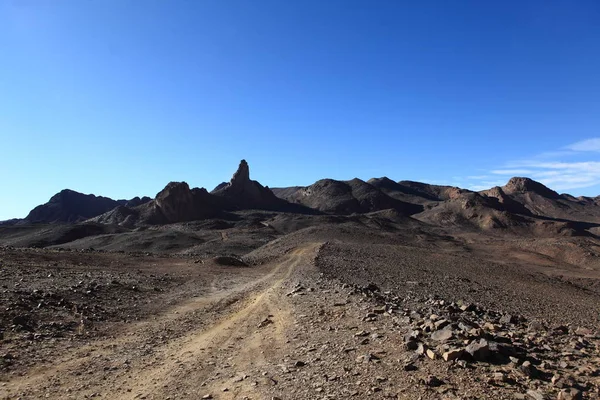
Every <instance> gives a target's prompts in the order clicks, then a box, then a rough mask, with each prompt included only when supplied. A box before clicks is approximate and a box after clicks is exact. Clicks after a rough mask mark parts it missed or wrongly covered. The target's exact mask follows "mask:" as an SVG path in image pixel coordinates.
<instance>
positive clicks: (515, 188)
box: [502, 176, 559, 198]
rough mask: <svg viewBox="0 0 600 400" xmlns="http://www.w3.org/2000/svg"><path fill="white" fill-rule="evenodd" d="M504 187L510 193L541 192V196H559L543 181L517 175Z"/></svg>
mask: <svg viewBox="0 0 600 400" xmlns="http://www.w3.org/2000/svg"><path fill="white" fill-rule="evenodd" d="M502 189H503V190H504V191H505V192H506V193H509V194H510V193H527V192H533V193H537V194H539V195H540V196H544V197H548V198H555V197H559V194H558V193H556V192H555V191H554V190H552V189H549V188H548V187H546V186H544V185H543V184H542V183H540V182H537V181H534V180H533V179H531V178H527V177H518V176H515V177H513V178H510V180H509V181H508V183H507V184H506V185H505V186H504V187H502Z"/></svg>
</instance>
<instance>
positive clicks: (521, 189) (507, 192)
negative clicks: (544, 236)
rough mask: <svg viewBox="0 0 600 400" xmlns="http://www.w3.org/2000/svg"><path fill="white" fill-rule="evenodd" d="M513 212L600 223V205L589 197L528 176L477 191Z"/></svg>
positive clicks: (539, 216)
mask: <svg viewBox="0 0 600 400" xmlns="http://www.w3.org/2000/svg"><path fill="white" fill-rule="evenodd" d="M480 193H481V194H482V195H483V196H486V197H491V198H496V199H497V200H498V201H499V202H500V203H501V204H502V205H503V206H504V208H505V209H506V210H507V211H509V212H513V213H517V214H521V215H531V216H535V217H538V218H550V219H556V220H565V221H578V222H589V223H600V207H599V206H598V204H597V203H596V202H595V201H594V200H592V199H590V198H576V197H573V196H571V195H568V194H558V193H557V192H555V191H554V190H551V189H549V188H548V187H546V186H544V185H543V184H541V183H539V182H536V181H534V180H532V179H529V178H523V177H514V178H511V179H510V180H509V181H508V183H507V184H506V185H504V186H502V187H494V188H491V189H489V190H484V191H482V192H480Z"/></svg>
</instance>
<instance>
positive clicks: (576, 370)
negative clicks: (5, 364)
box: [0, 244, 600, 400]
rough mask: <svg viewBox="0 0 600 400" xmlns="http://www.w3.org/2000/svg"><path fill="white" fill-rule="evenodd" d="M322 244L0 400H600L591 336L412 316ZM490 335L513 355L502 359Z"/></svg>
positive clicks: (472, 317) (82, 352)
mask: <svg viewBox="0 0 600 400" xmlns="http://www.w3.org/2000/svg"><path fill="white" fill-rule="evenodd" d="M320 248H321V245H320V244H309V245H303V246H301V247H298V248H295V249H293V250H291V251H289V252H287V253H286V254H285V255H283V256H282V257H280V258H279V259H277V260H276V261H273V262H272V264H271V266H270V267H269V268H270V269H268V268H267V269H266V270H268V271H269V272H267V273H266V274H265V275H263V276H262V277H260V278H258V279H256V280H250V281H248V282H245V283H241V284H234V285H233V286H230V287H220V288H216V287H215V288H214V290H213V291H212V292H211V293H210V294H209V295H206V296H203V297H196V298H190V299H188V300H186V301H184V302H182V303H180V304H177V305H176V306H174V307H168V308H166V309H165V310H164V312H162V313H160V314H157V315H156V316H154V317H152V318H149V319H146V320H143V321H140V322H137V323H134V324H131V325H129V326H128V327H127V329H125V330H122V331H118V332H115V334H114V336H113V337H110V338H105V339H102V340H97V341H93V342H91V343H89V344H87V345H85V346H83V347H81V346H79V347H77V346H73V348H72V349H68V350H67V351H65V352H64V353H63V354H57V355H56V359H55V360H52V362H51V363H50V364H49V366H47V367H43V368H37V369H33V370H30V371H29V372H28V373H27V374H26V375H24V376H21V377H15V376H13V377H11V379H10V380H9V381H8V382H5V383H1V384H0V398H7V399H16V398H22V399H28V398H55V399H65V398H73V399H80V398H107V399H201V398H206V399H211V398H212V399H309V398H310V399H343V398H376V399H384V398H395V399H421V400H425V399H515V398H521V399H533V400H544V399H546V400H553V399H562V400H572V399H581V398H585V399H595V398H598V387H599V386H600V381H599V378H598V376H599V375H600V361H599V360H600V357H599V354H598V349H599V348H600V344H599V340H598V337H597V336H596V334H595V333H594V332H588V331H579V332H577V331H576V329H575V328H574V327H564V328H560V330H556V328H553V327H540V326H536V327H533V326H530V325H527V324H525V323H521V322H520V320H519V319H518V317H514V318H513V317H512V316H506V315H503V314H500V313H495V312H493V311H488V310H484V309H480V308H478V307H476V306H474V305H457V304H454V303H451V302H448V301H445V300H442V299H428V300H424V302H423V303H422V304H421V306H419V307H418V308H414V306H413V308H412V309H408V308H405V304H404V303H403V299H401V298H397V297H395V296H394V294H393V293H391V292H390V293H386V292H381V291H380V290H379V289H378V288H377V287H371V286H366V287H358V286H354V285H348V284H346V283H344V282H340V281H337V280H336V279H332V278H326V277H325V276H323V275H322V274H321V273H320V272H319V270H318V268H317V267H316V266H315V263H314V259H315V257H316V256H317V254H318V252H319V250H320ZM461 324H462V325H461ZM467 325H468V326H467ZM475 325H477V327H476V326H475ZM465 329H466V330H465ZM572 331H573V332H572ZM482 340H484V341H485V342H482ZM494 340H502V341H503V342H502V343H504V344H503V345H502V346H500V348H501V349H505V350H506V349H507V348H509V345H510V346H512V347H511V348H514V349H515V354H514V356H511V358H509V357H505V358H506V359H505V360H504V359H502V362H498V359H497V357H496V356H501V355H502V354H500V350H495V349H494V345H493V341H494ZM467 344H469V345H468V346H467ZM486 346H487V348H486ZM496 347H498V346H497V345H496ZM482 349H483V350H482ZM516 350H518V351H516ZM469 352H471V353H473V354H471V353H469ZM551 371H553V373H549V372H551ZM573 386H575V387H577V388H579V389H573V390H572V389H570V387H573Z"/></svg>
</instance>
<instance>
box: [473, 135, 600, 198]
mask: <svg viewBox="0 0 600 400" xmlns="http://www.w3.org/2000/svg"><path fill="white" fill-rule="evenodd" d="M564 149H566V150H560V151H555V152H545V153H541V154H537V155H535V156H533V157H531V158H530V159H528V160H520V161H512V162H508V163H506V164H505V165H504V166H501V167H500V168H496V169H493V170H491V171H489V173H490V174H493V175H498V176H506V177H512V176H527V177H530V178H532V179H535V180H537V181H539V182H541V183H543V184H544V185H547V186H549V187H551V188H552V189H554V190H558V191H565V190H571V189H583V188H591V187H593V186H600V161H594V160H589V156H590V153H593V152H599V153H600V138H591V139H588V140H583V141H580V142H577V143H573V144H570V145H568V146H566V147H564ZM584 157H586V158H588V159H585V158H584ZM565 159H567V160H574V161H565ZM469 180H471V181H474V182H471V184H470V185H469V186H468V188H469V189H471V190H478V191H479V190H484V189H489V188H490V187H492V186H501V185H503V184H505V183H506V182H503V183H498V182H495V181H490V180H489V176H485V175H482V176H479V177H477V176H471V177H469ZM599 191H600V189H599Z"/></svg>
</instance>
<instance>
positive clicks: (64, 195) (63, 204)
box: [23, 189, 150, 223]
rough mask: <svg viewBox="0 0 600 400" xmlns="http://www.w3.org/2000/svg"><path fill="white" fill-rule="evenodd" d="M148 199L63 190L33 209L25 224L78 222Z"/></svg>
mask: <svg viewBox="0 0 600 400" xmlns="http://www.w3.org/2000/svg"><path fill="white" fill-rule="evenodd" d="M149 200H150V198H148V197H144V198H143V199H140V198H139V197H136V198H134V199H132V200H113V199H110V198H108V197H102V196H95V195H93V194H83V193H79V192H76V191H74V190H70V189H65V190H62V191H61V192H59V193H57V194H55V195H54V196H52V198H50V200H49V201H48V202H47V203H45V204H42V205H39V206H37V207H35V208H34V209H33V210H31V211H30V212H29V214H28V215H27V217H25V219H24V221H23V222H25V223H57V222H66V223H72V222H80V221H83V220H86V219H88V218H92V217H95V216H97V215H100V214H103V213H105V212H107V211H109V210H112V209H113V208H115V207H117V206H119V205H124V204H128V203H135V204H143V203H144V202H147V201H149Z"/></svg>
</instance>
